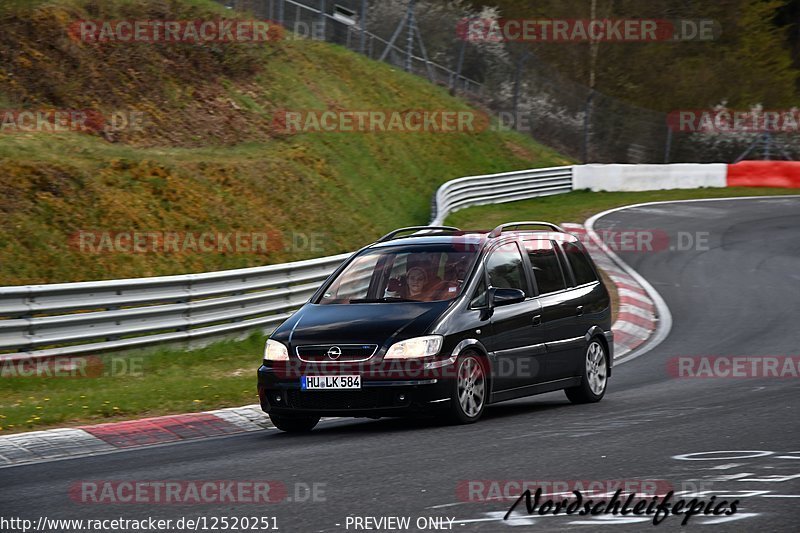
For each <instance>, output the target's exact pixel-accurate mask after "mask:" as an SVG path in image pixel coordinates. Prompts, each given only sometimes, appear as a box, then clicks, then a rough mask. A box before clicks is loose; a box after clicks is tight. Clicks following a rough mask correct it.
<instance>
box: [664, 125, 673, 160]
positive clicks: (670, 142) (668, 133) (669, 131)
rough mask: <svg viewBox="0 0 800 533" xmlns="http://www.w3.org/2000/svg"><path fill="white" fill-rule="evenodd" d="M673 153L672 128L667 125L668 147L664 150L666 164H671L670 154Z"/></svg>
mask: <svg viewBox="0 0 800 533" xmlns="http://www.w3.org/2000/svg"><path fill="white" fill-rule="evenodd" d="M671 151H672V128H671V127H669V125H667V146H666V147H665V148H664V164H665V165H666V164H667V163H669V153H670V152H671Z"/></svg>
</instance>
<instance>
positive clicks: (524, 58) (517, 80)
mask: <svg viewBox="0 0 800 533" xmlns="http://www.w3.org/2000/svg"><path fill="white" fill-rule="evenodd" d="M527 60H528V51H527V50H525V52H523V54H522V57H520V58H519V63H517V71H516V73H515V74H514V101H513V104H512V106H513V109H512V112H513V113H514V115H513V118H512V120H513V121H514V130H517V129H518V128H517V118H518V115H519V92H520V85H522V70H523V69H524V68H525V61H527Z"/></svg>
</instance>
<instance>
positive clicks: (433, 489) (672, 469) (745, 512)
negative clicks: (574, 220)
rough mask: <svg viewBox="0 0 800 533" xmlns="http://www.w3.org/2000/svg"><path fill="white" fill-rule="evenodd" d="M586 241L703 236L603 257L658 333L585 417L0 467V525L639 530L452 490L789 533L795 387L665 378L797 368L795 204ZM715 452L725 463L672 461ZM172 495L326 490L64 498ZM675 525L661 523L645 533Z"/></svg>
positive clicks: (520, 406) (619, 220)
mask: <svg viewBox="0 0 800 533" xmlns="http://www.w3.org/2000/svg"><path fill="white" fill-rule="evenodd" d="M595 229H596V230H598V231H602V230H608V229H646V230H653V229H656V230H663V231H665V232H667V233H668V234H669V235H670V237H671V239H670V242H672V243H674V242H676V238H677V237H676V236H677V234H678V233H679V232H685V234H691V235H695V234H696V232H707V233H708V246H707V247H705V246H703V247H700V248H698V247H691V249H688V250H684V251H680V250H670V249H665V250H662V251H658V252H650V253H644V252H619V253H618V255H619V256H620V257H621V258H622V259H623V260H624V261H625V262H627V263H628V264H629V265H630V266H632V267H633V268H634V269H635V270H637V271H638V272H639V273H640V274H641V275H642V276H643V277H644V278H645V279H647V280H648V281H649V282H650V283H651V284H652V285H653V286H654V287H655V288H656V289H657V290H658V291H659V293H660V294H661V296H662V297H663V298H664V300H665V301H666V303H667V305H668V306H669V308H670V310H671V313H672V318H673V325H672V330H671V332H670V334H669V336H668V337H667V338H666V340H664V342H662V343H661V344H660V345H658V346H657V347H656V348H655V349H653V350H652V351H651V352H649V353H647V354H645V355H643V356H641V357H638V358H636V359H634V360H632V361H630V362H628V363H626V364H623V365H621V366H618V367H616V368H615V370H614V374H613V376H612V378H611V381H610V390H609V393H608V395H607V396H606V398H605V399H604V400H603V401H602V402H601V403H599V404H594V405H584V406H573V405H570V404H569V403H568V402H567V401H566V398H565V397H564V395H563V393H553V394H548V395H543V396H538V397H533V398H528V399H524V400H518V401H514V402H511V403H505V404H499V405H497V406H493V407H490V408H489V409H488V411H487V413H486V416H485V418H484V419H483V420H482V421H481V422H480V423H478V424H475V425H471V426H451V427H441V426H438V425H436V424H435V423H433V422H429V421H425V420H379V421H354V420H333V421H326V422H323V423H322V424H320V426H319V427H318V429H317V430H316V431H315V432H314V433H313V434H311V435H305V436H302V435H301V436H295V435H286V434H282V433H279V432H277V431H275V430H265V431H263V432H255V433H248V434H242V435H236V436H230V437H224V438H217V439H210V440H204V441H195V442H187V443H179V444H174V445H166V446H158V447H152V448H146V449H142V450H132V451H125V452H119V453H113V454H109V455H103V456H97V457H88V458H81V459H71V460H64V461H56V462H50V463H43V464H39V465H30V466H20V467H13V468H5V469H2V470H0V514H1V515H2V516H4V517H9V516H16V517H25V518H31V519H33V520H37V519H38V518H39V517H40V516H43V515H44V516H47V517H48V518H98V519H100V518H118V517H124V518H132V519H143V518H146V517H160V518H179V517H182V516H186V517H197V516H208V517H213V516H217V517H219V516H228V517H231V516H276V517H277V520H278V526H279V528H280V530H281V531H290V532H294V531H301V532H305V531H346V530H348V529H346V527H345V524H346V522H345V519H346V517H347V516H410V517H412V522H411V523H412V526H413V524H414V519H416V517H420V516H430V517H450V518H454V520H455V521H454V522H453V525H452V529H453V530H456V531H472V530H478V531H503V530H509V531H512V532H516V531H526V530H536V531H547V530H562V531H563V530H576V531H595V530H597V529H603V530H611V529H612V528H615V529H620V528H621V529H623V530H626V531H646V530H649V529H650V528H652V527H653V526H652V525H651V519H649V518H645V519H643V521H642V522H631V523H625V521H626V520H630V517H628V518H625V519H622V518H613V517H609V516H608V515H606V516H605V517H602V518H598V517H579V516H575V515H573V516H564V515H563V514H561V515H560V516H555V517H554V516H546V517H541V518H540V517H538V516H534V517H530V518H528V517H527V516H525V515H518V514H515V515H513V517H514V518H515V519H513V520H510V521H507V522H504V521H503V520H502V515H503V514H505V512H506V510H508V508H509V506H510V504H511V502H510V501H502V502H498V501H491V502H469V501H463V500H464V494H463V493H457V489H458V487H459V486H462V487H463V483H462V482H464V481H465V480H546V481H575V480H586V481H589V480H598V481H602V480H661V481H659V482H660V483H664V482H666V483H668V484H670V485H671V486H672V487H674V490H676V491H680V490H690V491H698V490H699V491H702V490H706V491H708V492H707V493H704V494H701V495H700V496H699V497H701V498H704V499H706V500H708V499H709V498H710V497H711V496H712V495H717V500H718V501H719V500H723V499H727V500H729V501H730V500H732V499H734V498H739V499H740V501H741V502H740V505H739V512H738V513H737V514H736V515H734V516H732V517H710V516H706V517H703V516H695V517H693V518H692V519H691V520H690V521H689V526H688V529H698V530H701V531H705V530H707V531H752V530H755V529H756V528H758V529H760V530H762V531H796V530H797V517H798V514H797V511H798V507H797V506H798V505H800V499H798V498H799V497H800V460H798V459H800V451H798V450H800V417H798V406H800V380H799V379H797V378H717V379H708V378H706V379H702V378H678V377H675V376H673V375H671V373H670V371H669V370H668V368H670V367H669V366H668V365H669V362H670V360H672V359H673V358H675V357H679V356H711V355H714V356H726V357H732V356H747V355H770V356H776V355H777V356H783V355H785V356H789V355H795V356H797V355H798V354H800V327H798V310H800V198H790V197H784V198H780V197H778V198H764V199H747V200H744V199H735V200H723V201H698V202H683V203H665V204H657V205H646V206H642V207H634V208H630V209H625V210H622V211H617V212H613V213H611V214H609V215H607V216H604V217H601V218H600V219H599V220H598V222H597V223H596V224H595ZM257 363H258V362H257V361H254V362H253V368H254V375H255V368H256V367H257ZM254 383H255V378H254ZM718 451H727V452H730V453H721V454H710V455H700V456H697V455H695V456H689V457H688V458H689V459H705V460H686V459H687V458H679V457H676V456H681V455H685V454H694V453H698V452H718ZM768 452H769V453H768ZM187 479H193V480H264V479H266V480H276V481H280V482H283V483H284V484H285V485H286V486H287V487H288V489H289V497H290V498H292V499H297V498H295V497H294V494H293V493H294V491H295V488H294V487H295V484H296V483H304V484H309V485H310V484H312V483H317V484H324V485H319V486H318V487H320V490H324V492H323V493H321V494H320V493H318V496H320V498H319V499H320V500H324V501H305V502H298V501H291V502H290V501H284V502H282V503H279V504H273V505H252V504H220V505H158V504H156V505H152V504H117V505H107V504H81V503H77V502H75V501H74V500H73V499H71V498H70V497H69V494H68V491H69V489H70V487H71V486H73V484H74V483H75V482H77V481H82V480H138V481H142V480H187ZM460 483H462V484H461V485H460ZM690 497H691V496H690ZM301 499H302V498H301ZM522 507H523V506H521V507H520V508H522ZM680 521H681V519H680V518H679V517H674V516H670V517H668V518H667V519H666V520H665V521H664V522H663V523H662V524H661V525H660V526H658V530H659V531H664V530H677V529H680ZM606 522H607V524H606ZM601 526H604V527H601ZM683 529H684V530H686V529H687V528H683ZM353 530H354V529H353V527H352V526H351V527H350V528H349V531H353Z"/></svg>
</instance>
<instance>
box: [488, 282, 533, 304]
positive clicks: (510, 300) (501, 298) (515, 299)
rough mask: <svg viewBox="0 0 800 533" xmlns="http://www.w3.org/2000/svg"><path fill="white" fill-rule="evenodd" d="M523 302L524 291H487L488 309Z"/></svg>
mask: <svg viewBox="0 0 800 533" xmlns="http://www.w3.org/2000/svg"><path fill="white" fill-rule="evenodd" d="M524 301H525V291H522V290H520V289H500V288H497V287H491V288H490V289H489V307H491V308H495V307H502V306H504V305H511V304H518V303H520V302H524Z"/></svg>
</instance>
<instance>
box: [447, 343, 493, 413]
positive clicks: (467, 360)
mask: <svg viewBox="0 0 800 533" xmlns="http://www.w3.org/2000/svg"><path fill="white" fill-rule="evenodd" d="M488 398H489V380H488V379H487V375H486V369H485V367H484V365H483V363H482V362H481V360H480V358H479V357H478V356H477V355H475V354H474V353H468V354H466V355H464V356H462V357H460V358H459V359H458V361H456V377H455V380H454V383H453V390H452V393H451V396H450V410H449V412H448V416H447V418H448V421H449V422H451V423H454V424H472V423H473V422H477V421H478V420H479V419H480V418H481V415H483V411H484V409H485V408H486V400H487V399H488Z"/></svg>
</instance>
